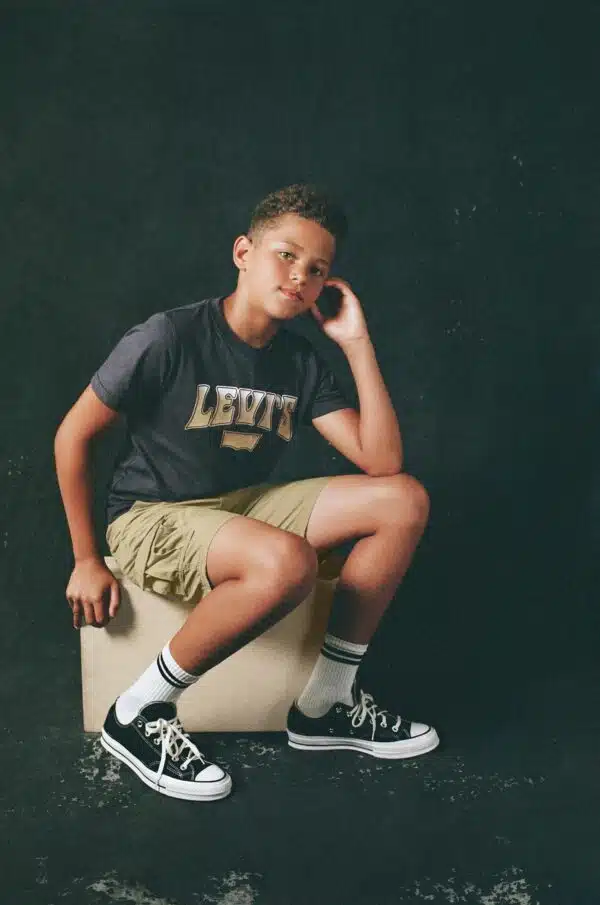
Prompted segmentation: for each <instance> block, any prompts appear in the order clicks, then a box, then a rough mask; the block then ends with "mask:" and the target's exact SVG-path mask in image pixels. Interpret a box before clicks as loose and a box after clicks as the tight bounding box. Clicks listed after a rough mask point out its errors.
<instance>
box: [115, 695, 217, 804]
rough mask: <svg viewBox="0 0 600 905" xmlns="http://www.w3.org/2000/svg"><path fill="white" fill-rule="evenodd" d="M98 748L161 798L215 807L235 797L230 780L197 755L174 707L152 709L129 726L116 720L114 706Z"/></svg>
mask: <svg viewBox="0 0 600 905" xmlns="http://www.w3.org/2000/svg"><path fill="white" fill-rule="evenodd" d="M115 703H116V702H115ZM100 744H101V745H102V747H103V748H105V749H106V750H107V751H108V752H109V754H112V755H113V757H117V758H118V759H119V760H120V761H122V762H123V763H124V764H126V765H127V766H128V767H130V768H131V769H132V770H133V772H134V773H136V774H137V776H139V778H140V779H141V780H142V782H145V783H146V785H147V786H150V788H151V789H154V790H155V791H156V792H160V793H161V794H162V795H169V796H170V797H171V798H187V799H189V800H191V801H215V800H216V799H218V798H225V797H226V796H227V795H229V793H230V792H231V786H232V783H231V776H229V774H228V773H226V772H225V770H222V769H221V767H218V766H217V765H216V764H211V763H210V762H209V761H208V760H206V758H205V757H204V755H203V754H201V753H200V751H198V748H197V747H196V745H195V744H194V743H193V741H192V740H191V738H190V737H189V735H188V734H187V733H186V732H185V730H184V728H183V726H182V725H181V723H180V722H179V718H178V717H177V709H176V707H175V705H174V704H172V703H167V702H156V703H154V704H148V705H147V706H146V707H144V708H143V709H142V710H141V711H140V713H138V715H137V716H136V717H135V718H134V719H133V721H132V722H131V723H127V724H125V725H124V724H123V723H120V722H119V720H118V719H117V714H116V708H115V704H113V705H112V707H111V708H110V710H109V711H108V714H107V716H106V720H105V722H104V728H103V729H102V734H101V736H100Z"/></svg>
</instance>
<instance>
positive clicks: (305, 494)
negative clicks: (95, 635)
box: [106, 476, 344, 604]
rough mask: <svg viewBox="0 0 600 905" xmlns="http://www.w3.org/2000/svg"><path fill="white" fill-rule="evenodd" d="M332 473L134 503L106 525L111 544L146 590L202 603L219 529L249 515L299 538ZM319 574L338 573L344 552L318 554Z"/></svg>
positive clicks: (208, 586) (114, 553)
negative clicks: (211, 550)
mask: <svg viewBox="0 0 600 905" xmlns="http://www.w3.org/2000/svg"><path fill="white" fill-rule="evenodd" d="M330 480H331V478H330V477H326V476H325V477H316V478H305V479H303V480H299V481H291V482H288V483H284V484H257V485H255V486H253V487H245V488H242V489H240V490H234V491H231V492H229V493H225V494H223V495H222V496H217V497H205V498H203V499H197V500H185V501H182V502H175V503H170V502H146V501H143V500H136V502H135V503H134V504H133V506H132V507H131V508H130V509H129V510H128V511H127V512H124V513H123V514H122V515H119V516H117V518H116V519H115V520H114V521H112V522H111V523H110V524H109V525H108V527H107V529H106V542H107V544H108V547H109V549H110V552H111V555H112V556H113V557H114V558H115V560H116V561H117V563H118V564H119V566H120V568H121V569H122V571H123V574H124V575H125V576H126V577H128V578H130V579H131V580H132V581H133V582H134V584H136V585H137V586H138V587H140V588H142V589H143V590H145V591H153V592H154V593H156V594H161V595H162V596H163V597H167V598H169V599H172V600H178V601H181V602H183V603H188V604H189V603H197V602H198V601H199V600H201V599H202V597H203V596H204V595H205V594H208V593H209V592H210V591H211V590H212V585H211V582H210V579H209V577H208V574H207V571H206V559H207V554H208V549H209V547H210V544H211V541H212V539H213V538H214V536H215V535H216V533H217V531H218V530H219V529H220V528H221V527H222V526H223V525H224V524H225V523H226V522H228V521H229V520H230V519H232V518H234V516H236V515H237V516H240V515H241V516H246V517H247V518H253V519H258V521H261V522H266V524H268V525H273V526H274V527H275V528H280V529H282V530H284V531H291V532H292V533H293V534H297V535H299V536H300V537H305V536H306V529H307V527H308V522H309V519H310V516H311V513H312V511H313V508H314V505H315V503H316V501H317V498H318V496H319V494H320V493H321V491H322V490H323V489H324V488H325V487H326V485H327V484H328V482H329V481H330ZM318 558H319V576H318V577H319V578H323V579H326V580H332V579H335V578H337V577H338V576H339V571H340V569H341V566H342V564H343V559H344V557H343V555H341V554H340V552H339V549H338V550H332V551H324V552H323V553H319V555H318Z"/></svg>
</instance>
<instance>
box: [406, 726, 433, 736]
mask: <svg viewBox="0 0 600 905" xmlns="http://www.w3.org/2000/svg"><path fill="white" fill-rule="evenodd" d="M429 728H430V727H429V726H426V725H425V723H412V724H411V727H410V737H411V738H417V736H419V735H425V734H426V733H427V732H429Z"/></svg>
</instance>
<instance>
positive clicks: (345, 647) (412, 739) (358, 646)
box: [288, 474, 439, 757]
mask: <svg viewBox="0 0 600 905" xmlns="http://www.w3.org/2000/svg"><path fill="white" fill-rule="evenodd" d="M428 515H429V497H428V494H427V492H426V490H425V489H424V488H423V487H422V485H421V484H420V483H419V482H418V481H417V480H416V479H414V478H412V477H411V476H410V475H406V474H397V475H393V476H390V477H381V478H371V477H368V476H366V475H340V476H337V477H334V478H332V479H331V481H330V482H329V483H328V485H327V487H326V488H325V489H324V490H323V492H322V493H321V495H320V496H319V498H318V500H317V502H316V504H315V506H314V509H313V512H312V515H311V518H310V520H309V523H308V526H307V531H306V537H307V540H308V541H309V543H310V544H311V545H312V546H313V547H314V548H315V549H316V550H321V549H328V548H330V547H332V546H337V545H338V544H341V543H343V542H344V541H347V540H352V539H356V543H355V544H354V547H353V549H352V551H351V552H350V554H349V556H348V557H347V559H346V561H345V563H344V566H343V568H342V570H341V573H340V577H339V581H338V584H337V588H336V591H335V595H334V599H333V604H332V609H331V614H330V619H329V624H328V628H327V633H326V636H325V639H324V643H323V647H322V649H321V655H320V657H319V659H318V661H317V663H316V665H315V668H314V670H313V673H312V675H311V677H310V679H309V682H308V684H307V686H306V688H305V689H304V690H303V692H302V694H301V695H300V697H299V698H298V701H297V702H296V703H295V705H294V707H293V708H292V710H291V711H290V720H289V722H288V733H289V737H290V744H293V745H294V746H296V747H304V748H336V747H337V748H339V747H351V748H357V749H358V750H361V751H365V752H366V753H370V754H374V755H375V756H378V757H404V756H413V755H415V754H421V753H425V752H426V751H430V750H432V748H434V747H436V746H437V744H438V743H439V739H438V737H437V734H436V732H435V730H434V729H431V728H430V727H429V726H425V725H424V724H421V723H411V722H410V721H408V720H401V718H400V717H391V716H390V714H385V712H384V711H381V710H379V709H378V708H377V707H376V705H375V704H374V702H373V700H372V697H371V696H370V695H364V694H363V693H362V692H359V690H358V687H357V684H356V676H357V672H358V668H359V666H360V663H361V660H362V658H363V656H364V654H365V652H366V650H367V646H368V644H369V641H370V640H371V638H372V636H373V634H374V633H375V630H376V628H377V626H378V624H379V622H380V620H381V617H382V615H383V613H384V612H385V609H386V608H387V605H388V604H389V602H390V600H391V598H392V596H393V594H394V592H395V590H396V588H397V587H398V585H399V583H400V581H401V580H402V577H403V576H404V574H405V573H406V571H407V569H408V567H409V565H410V562H411V560H412V558H413V555H414V552H415V550H416V548H417V546H418V543H419V541H420V539H421V537H422V534H423V532H424V530H425V527H426V524H427V519H428ZM307 717H308V718H309V719H307ZM350 721H351V722H350ZM325 724H327V725H325Z"/></svg>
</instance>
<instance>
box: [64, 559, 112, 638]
mask: <svg viewBox="0 0 600 905" xmlns="http://www.w3.org/2000/svg"><path fill="white" fill-rule="evenodd" d="M66 597H67V600H68V601H69V606H70V607H71V610H72V611H73V628H81V625H82V624H83V618H82V617H84V618H85V624H86V625H93V626H94V627H95V628H103V627H104V626H105V625H107V624H108V621H109V619H112V618H113V616H115V615H116V613H117V610H118V609H119V605H120V603H121V601H120V594H119V582H118V581H117V579H116V578H115V576H114V575H113V573H112V572H111V571H110V569H108V568H107V567H106V565H105V564H104V561H103V560H100V559H95V558H90V559H83V560H80V561H79V562H76V563H75V568H74V569H73V571H72V573H71V578H70V579H69V584H68V585H67V592H66Z"/></svg>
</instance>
